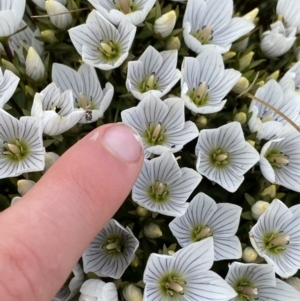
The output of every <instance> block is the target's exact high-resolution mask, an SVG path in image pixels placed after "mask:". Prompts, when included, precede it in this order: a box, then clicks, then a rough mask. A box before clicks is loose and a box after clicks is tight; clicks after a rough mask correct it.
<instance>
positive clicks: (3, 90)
mask: <svg viewBox="0 0 300 301" xmlns="http://www.w3.org/2000/svg"><path fill="white" fill-rule="evenodd" d="M19 81H20V78H19V77H18V76H16V75H15V74H14V73H13V72H11V71H9V70H5V71H4V75H2V70H1V68H0V109H2V108H3V106H4V105H5V104H6V103H7V101H8V100H9V99H10V98H11V96H12V95H13V94H14V92H15V90H16V88H17V86H18V83H19Z"/></svg>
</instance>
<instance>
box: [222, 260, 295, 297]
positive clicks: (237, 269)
mask: <svg viewBox="0 0 300 301" xmlns="http://www.w3.org/2000/svg"><path fill="white" fill-rule="evenodd" d="M225 280H226V282H227V283H228V284H230V285H231V286H232V288H233V289H234V290H235V291H236V293H237V296H236V297H235V298H233V299H231V300H230V301H245V300H249V301H250V300H251V301H252V300H253V301H254V300H268V301H279V300H281V301H283V300H284V301H288V300H291V301H292V300H299V298H300V293H299V292H298V291H297V290H295V289H294V288H293V287H291V286H290V285H288V284H287V283H285V282H283V281H281V280H279V279H277V278H276V277H275V273H274V267H273V265H271V264H254V263H250V264H244V263H240V262H233V263H232V264H230V265H229V272H228V274H227V276H226V279H225Z"/></svg>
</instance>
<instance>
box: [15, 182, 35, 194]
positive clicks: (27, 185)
mask: <svg viewBox="0 0 300 301" xmlns="http://www.w3.org/2000/svg"><path fill="white" fill-rule="evenodd" d="M34 185H35V182H34V181H31V180H25V179H24V180H19V181H18V182H17V186H18V192H19V193H20V195H21V196H23V195H24V194H25V193H26V192H28V191H29V190H30V189H31V188H32V187H33V186H34Z"/></svg>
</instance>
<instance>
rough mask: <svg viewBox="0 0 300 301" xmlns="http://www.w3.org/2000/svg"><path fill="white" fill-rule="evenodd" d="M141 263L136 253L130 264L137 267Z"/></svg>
mask: <svg viewBox="0 0 300 301" xmlns="http://www.w3.org/2000/svg"><path fill="white" fill-rule="evenodd" d="M139 264H140V259H139V258H138V257H137V256H136V255H134V258H133V260H132V261H131V263H130V266H132V267H134V268H137V267H138V266H139Z"/></svg>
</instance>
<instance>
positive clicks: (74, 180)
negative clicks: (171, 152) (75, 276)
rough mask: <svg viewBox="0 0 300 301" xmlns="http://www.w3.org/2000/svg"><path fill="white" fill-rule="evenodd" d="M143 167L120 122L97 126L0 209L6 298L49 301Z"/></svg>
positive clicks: (0, 280)
mask: <svg viewBox="0 0 300 301" xmlns="http://www.w3.org/2000/svg"><path fill="white" fill-rule="evenodd" d="M142 164H143V149H142V146H141V144H140V141H139V138H137V135H136V133H135V132H133V131H132V130H131V129H130V128H129V127H127V126H124V125H122V124H114V125H111V124H109V125H105V126H102V127H99V128H97V129H95V130H94V131H93V132H91V133H89V134H88V135H87V136H86V137H85V138H83V139H82V140H81V141H79V142H78V143H77V144H76V145H75V146H73V147H72V148H70V149H69V150H68V151H67V152H66V153H65V154H64V155H63V156H62V157H61V158H60V159H59V160H58V161H57V162H56V163H55V164H54V165H53V166H52V167H51V168H50V169H49V170H48V171H47V172H46V174H45V175H44V176H43V177H42V178H41V180H40V181H39V182H38V183H37V184H36V185H35V186H34V187H33V188H32V189H31V190H30V191H29V192H28V193H26V194H25V196H23V197H22V199H21V200H20V201H18V202H17V203H16V204H15V205H13V206H12V207H10V208H9V209H7V210H5V211H3V212H2V213H1V214H0V237H1V240H0V275H1V277H0V296H1V300H5V301H29V300H30V301H50V300H52V298H53V297H54V296H55V294H56V292H57V291H58V290H59V289H60V287H61V285H62V284H63V283H64V281H65V280H66V278H67V277H68V276H69V274H70V272H71V270H72V268H73V267H74V265H75V264H76V262H77V261H78V259H79V258H80V257H81V255H82V253H83V251H84V250H85V249H86V247H87V246H88V245H89V243H90V242H91V241H92V239H93V238H94V237H95V236H96V234H97V233H98V232H99V231H100V230H101V229H102V228H103V227H104V226H105V224H106V223H107V222H108V221H109V220H110V218H111V217H112V216H113V215H114V213H115V212H116V211H117V209H118V208H119V207H120V206H121V204H122V202H123V201H124V200H125V199H126V197H127V196H128V194H129V192H130V190H131V188H132V186H133V184H134V182H135V181H136V179H137V177H138V175H139V172H140V169H141V167H142Z"/></svg>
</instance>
